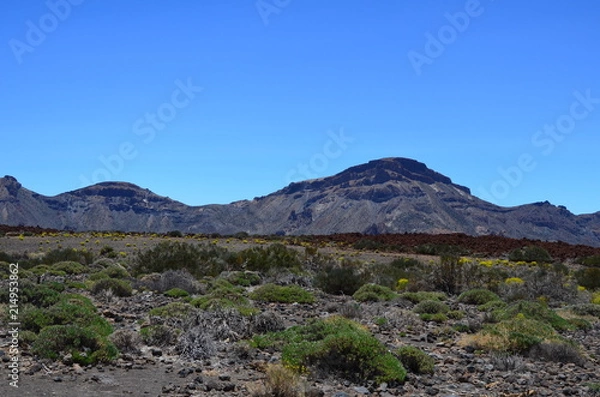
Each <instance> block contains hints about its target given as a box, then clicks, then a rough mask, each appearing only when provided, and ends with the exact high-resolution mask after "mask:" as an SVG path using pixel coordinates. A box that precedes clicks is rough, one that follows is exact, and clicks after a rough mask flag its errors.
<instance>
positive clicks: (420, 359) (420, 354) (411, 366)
mask: <svg viewBox="0 0 600 397" xmlns="http://www.w3.org/2000/svg"><path fill="white" fill-rule="evenodd" d="M396 355H397V356H398V358H399V359H400V362H401V363H402V364H403V365H404V367H405V368H407V369H408V370H409V371H411V372H413V373H415V374H432V373H433V368H434V365H435V360H434V359H433V357H431V356H429V355H428V354H427V353H425V352H424V351H422V350H421V349H419V348H418V347H415V346H402V347H400V348H398V349H397V350H396Z"/></svg>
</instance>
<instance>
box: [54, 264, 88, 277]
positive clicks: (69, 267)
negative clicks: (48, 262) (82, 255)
mask: <svg viewBox="0 0 600 397" xmlns="http://www.w3.org/2000/svg"><path fill="white" fill-rule="evenodd" d="M52 269H53V270H57V271H63V272H65V273H66V274H79V273H83V272H84V271H85V266H83V265H82V264H81V263H79V262H74V261H62V262H57V263H55V264H53V265H52Z"/></svg>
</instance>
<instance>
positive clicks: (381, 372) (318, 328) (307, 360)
mask: <svg viewBox="0 0 600 397" xmlns="http://www.w3.org/2000/svg"><path fill="white" fill-rule="evenodd" d="M253 344H254V345H255V346H257V347H259V348H260V347H263V348H264V347H275V348H280V349H282V361H283V363H284V364H285V365H286V366H288V367H289V368H292V369H295V370H297V371H302V370H308V369H310V370H315V371H321V372H326V373H330V374H331V375H333V376H336V377H337V376H340V377H342V378H344V379H348V380H351V381H356V382H365V381H368V380H374V381H376V382H388V383H390V382H392V383H393V382H403V381H404V379H405V377H406V370H405V369H404V368H403V367H402V364H401V363H400V362H399V361H398V360H397V359H396V358H395V357H394V356H393V355H392V354H391V353H389V352H388V351H387V349H386V347H385V345H383V344H382V343H381V342H380V341H378V340H377V338H375V337H374V336H373V335H372V334H371V333H369V332H368V331H366V330H365V329H364V328H362V327H361V326H360V325H359V324H357V323H355V322H353V321H351V320H348V319H345V318H343V317H330V318H328V319H324V320H323V319H319V320H315V321H313V322H311V323H309V324H308V325H305V326H295V327H291V328H288V329H287V330H285V331H281V332H277V333H271V334H267V335H266V336H256V337H254V339H253Z"/></svg>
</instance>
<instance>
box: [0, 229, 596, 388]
mask: <svg viewBox="0 0 600 397" xmlns="http://www.w3.org/2000/svg"><path fill="white" fill-rule="evenodd" d="M1 234H2V235H4V234H6V235H5V236H4V237H0V253H3V255H4V256H3V257H2V258H0V261H3V262H0V263H2V273H1V274H2V275H3V280H2V281H1V282H2V284H1V285H2V294H3V295H2V296H3V298H2V301H1V302H2V305H3V312H7V309H8V307H9V304H10V303H11V301H10V299H9V296H8V293H7V291H8V288H9V281H10V278H9V277H10V274H11V273H10V269H9V267H8V262H7V261H6V259H18V260H19V263H20V267H19V288H20V289H19V293H20V295H19V301H18V306H19V320H20V322H21V325H20V327H21V328H20V338H19V346H18V348H19V364H20V374H19V382H18V385H19V388H18V389H16V388H13V387H11V386H10V385H9V381H10V369H9V368H8V365H9V363H10V358H11V357H12V355H11V351H10V346H11V335H10V334H9V333H8V331H9V330H10V327H9V326H8V323H9V317H8V315H7V314H5V315H3V317H2V318H1V319H2V321H1V322H0V324H2V328H1V329H0V338H1V339H0V350H1V352H0V356H1V358H2V360H3V364H4V365H3V369H2V371H3V372H2V383H1V384H0V395H2V396H65V397H69V396H83V395H86V396H122V395H131V396H162V395H164V396H203V395H215V396H256V397H259V396H281V397H294V396H336V397H344V396H366V395H375V396H444V397H450V396H533V395H535V396H563V395H564V396H594V395H600V371H599V366H598V365H599V360H600V319H599V316H600V294H599V293H598V290H596V289H594V288H597V287H596V286H597V284H600V279H596V278H595V277H597V276H598V272H597V271H596V270H597V269H598V267H597V265H596V263H595V262H594V261H595V260H596V259H597V258H598V255H599V254H600V250H599V249H598V248H591V247H586V246H573V245H568V244H564V243H544V242H540V241H533V240H513V239H508V238H504V237H470V236H466V235H436V236H432V235H425V234H422V235H420V234H414V235H411V234H406V235H380V236H364V235H359V234H345V235H331V236H305V237H303V236H298V237H257V236H247V235H237V236H218V235H212V236H209V235H189V236H183V235H180V234H178V233H172V234H171V236H168V235H152V234H124V233H115V232H112V233H71V232H60V231H52V230H41V229H36V228H4V229H2V233H1ZM182 247H183V248H182ZM189 247H198V250H194V249H189ZM525 247H529V248H527V249H523V248H525ZM531 247H536V248H535V249H530V248H531ZM73 253H75V254H73ZM534 254H535V255H537V256H536V257H535V259H537V260H535V261H534V260H532V257H528V256H527V255H534ZM73 255H74V256H73ZM178 255H179V256H178ZM519 255H521V256H519ZM52 258H58V259H60V260H59V261H57V262H54V263H51V261H53V260H54V259H52ZM74 258H76V259H77V258H78V260H74ZM584 258H587V260H588V261H587V262H586V261H585V260H584ZM11 262H12V260H11ZM73 262H75V263H76V264H73ZM77 264H79V266H77ZM107 280H108V281H107ZM582 284H586V285H587V286H584V285H582ZM278 288H279V289H278ZM286 288H287V289H286ZM121 289H122V290H121ZM26 291H29V292H26ZM482 291H484V292H482ZM40 296H43V297H44V299H46V298H47V299H48V301H45V302H41V300H40V301H39V302H38V300H37V298H39V297H40ZM86 298H87V299H89V302H91V304H92V305H93V309H90V311H82V312H81V313H82V314H81V315H80V316H79V318H78V317H77V316H76V315H74V317H69V316H71V315H73V313H71V312H69V310H74V313H79V312H77V310H79V308H78V307H75V306H77V305H81V307H86V310H87V309H88V306H86V305H88V303H86V302H87V301H86V300H85V299H86ZM74 302H75V303H74ZM77 302H79V303H77ZM81 302H83V303H81ZM592 302H594V303H592ZM61 305H63V306H61ZM69 305H72V306H69ZM73 305H74V306H73ZM61 310H62V311H61ZM82 310H83V309H82ZM44 313H46V314H44ZM88 315H90V316H97V317H90V318H91V319H92V320H91V321H92V322H91V323H90V324H92V325H89V324H84V323H80V321H83V320H82V318H83V317H86V316H88ZM98 318H101V319H102V320H98ZM73 324H77V327H79V328H77V329H78V330H79V331H81V329H87V330H94V331H98V333H99V336H97V338H98V339H95V340H96V341H102V342H101V343H100V342H98V343H96V342H95V343H88V344H86V343H85V342H81V340H85V339H86V338H87V337H88V334H86V333H85V332H84V331H81V332H82V333H81V334H78V335H80V336H79V338H80V339H81V340H80V339H77V341H75V340H69V341H68V342H64V341H63V343H64V344H65V345H64V346H62V348H61V349H60V351H57V352H55V353H56V356H53V357H50V356H52V354H51V353H52V352H50V353H49V350H48V349H49V347H48V346H49V343H50V342H48V341H42V340H40V338H43V337H50V340H51V342H52V343H54V344H50V346H54V347H56V346H60V343H58V342H56V341H57V340H62V339H61V338H64V335H54V334H52V333H51V331H56V330H60V332H67V330H68V331H69V332H75V331H73V329H74V328H68V327H70V326H72V327H75V325H73ZM99 324H100V325H99ZM105 324H108V325H107V326H109V331H107V334H108V335H106V337H104V336H102V332H101V331H99V330H100V329H101V328H102V327H104V326H105ZM315 324H318V326H317V325H315ZM334 325H335V326H338V325H339V326H340V327H341V328H340V329H343V331H339V335H338V334H330V335H328V336H326V337H325V339H323V342H322V341H320V340H317V339H316V337H315V335H313V334H311V333H310V332H313V331H314V329H321V328H319V327H325V328H323V329H321V331H318V332H317V334H319V333H320V332H325V334H326V331H325V330H326V329H329V328H327V327H333V329H337V328H335V326H334ZM294 326H296V327H295V328H290V327H294ZM52 327H56V328H52ZM60 327H64V328H60ZM302 327H304V328H302ZM311 327H312V328H311ZM348 327H349V328H348ZM102 329H103V328H102ZM298 329H302V330H304V331H302V332H305V333H301V335H304V337H305V338H308V339H307V340H306V341H297V340H295V339H294V336H290V335H293V334H290V332H291V331H290V330H298ZM284 330H286V331H284ZM311 330H313V331H311ZM540 330H543V331H544V332H541V331H540ZM25 331H26V332H25ZM79 331H77V332H79ZM86 332H87V331H86ZM336 332H337V331H336ZM40 335H41V337H40ZM340 335H343V336H344V337H345V338H347V339H343V338H342V339H340V340H338V339H336V338H338V337H340ZM353 338H358V339H356V341H360V342H356V343H355V342H353V341H355V339H353ZM46 342H48V343H46ZM55 342H56V343H55ZM109 342H110V344H111V346H112V345H114V346H116V348H117V349H118V352H113V351H111V350H110V349H108V350H106V352H107V353H106V355H107V356H102V355H100V354H99V355H98V356H94V354H95V351H94V349H98V351H103V350H102V349H104V348H105V347H106V346H105V345H103V343H109ZM321 342H322V344H318V343H321ZM69 343H70V345H69ZM298 343H300V345H298ZM302 343H309V344H306V345H302ZM310 343H313V344H314V345H311V344H310ZM363 343H364V344H366V345H365V346H367V345H368V346H373V349H375V350H377V351H379V350H378V349H381V351H380V354H385V357H386V358H389V359H390V360H392V361H393V362H396V363H401V365H402V367H403V368H404V369H405V370H406V374H405V376H404V375H399V374H400V372H393V371H392V372H390V373H387V372H385V370H384V369H382V368H387V364H386V365H383V364H382V365H380V366H378V365H376V364H373V362H371V361H370V360H375V361H374V362H378V361H377V359H378V358H377V357H373V356H372V355H369V353H368V352H364V351H362V350H361V347H360V346H362V344H363ZM298 346H300V348H299V347H298ZM302 346H304V347H302ZM412 348H415V349H414V350H416V351H417V353H415V351H414V350H410V349H412ZM311 349H313V350H311ZM319 349H323V350H325V354H324V355H322V354H321V352H320V351H319ZM326 349H329V350H326ZM303 350H304V351H303ZM407 351H408V352H410V353H407ZM103 352H104V351H103ZM294 352H295V353H294ZM308 352H312V353H311V354H312V355H310V354H309V355H307V356H304V355H303V354H308ZM103 354H104V353H103ZM294 354H295V355H294ZM43 355H46V357H43ZM108 356H110V357H108ZM94 357H95V358H94ZM107 357H108V358H107ZM298 357H300V358H301V361H299V362H296V361H294V360H295V359H298ZM96 358H97V359H96ZM302 360H303V361H302ZM295 363H296V364H295ZM298 363H299V364H298ZM394 365H395V364H394ZM400 378H402V379H400Z"/></svg>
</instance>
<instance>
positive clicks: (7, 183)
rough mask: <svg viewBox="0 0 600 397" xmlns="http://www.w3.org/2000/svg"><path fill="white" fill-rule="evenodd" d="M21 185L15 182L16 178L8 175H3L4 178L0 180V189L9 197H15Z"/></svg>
mask: <svg viewBox="0 0 600 397" xmlns="http://www.w3.org/2000/svg"><path fill="white" fill-rule="evenodd" d="M21 187H22V185H21V184H20V183H19V181H17V178H15V177H14V176H10V175H5V176H4V178H0V188H4V189H6V191H7V192H8V194H9V195H11V196H16V195H17V192H18V191H19V189H21ZM0 195H1V192H0Z"/></svg>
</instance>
